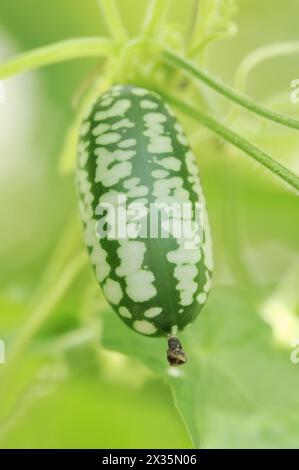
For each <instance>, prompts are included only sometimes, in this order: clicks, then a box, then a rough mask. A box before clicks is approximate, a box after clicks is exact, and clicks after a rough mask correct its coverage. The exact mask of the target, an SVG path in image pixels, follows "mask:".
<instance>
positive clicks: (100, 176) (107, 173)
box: [95, 147, 136, 187]
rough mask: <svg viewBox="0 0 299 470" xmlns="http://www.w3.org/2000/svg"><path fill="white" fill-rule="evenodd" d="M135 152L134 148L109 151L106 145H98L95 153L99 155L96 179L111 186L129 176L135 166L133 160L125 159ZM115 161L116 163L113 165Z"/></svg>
mask: <svg viewBox="0 0 299 470" xmlns="http://www.w3.org/2000/svg"><path fill="white" fill-rule="evenodd" d="M135 153H136V152H135V151H133V150H115V151H114V152H109V151H108V150H107V149H106V148H105V147H98V148H97V149H96V150H95V155H97V159H96V163H97V167H96V174H95V181H96V182H101V183H102V184H103V185H104V186H106V187H109V186H113V185H114V184H116V183H118V182H119V181H120V180H121V179H123V178H126V177H127V176H129V175H130V174H131V173H132V169H133V167H132V164H131V162H128V161H124V160H127V159H130V158H131V157H133V156H134V155H135ZM117 161H120V163H115V162H117ZM113 163H114V165H113V166H111V165H112V164H113Z"/></svg>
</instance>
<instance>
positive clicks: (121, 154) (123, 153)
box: [114, 149, 137, 161]
mask: <svg viewBox="0 0 299 470" xmlns="http://www.w3.org/2000/svg"><path fill="white" fill-rule="evenodd" d="M136 153H137V152H136V151H135V150H121V149H119V150H115V151H114V156H115V158H116V160H119V161H122V160H130V158H132V157H134V155H136Z"/></svg>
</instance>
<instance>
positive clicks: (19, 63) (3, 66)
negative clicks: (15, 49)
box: [0, 37, 115, 79]
mask: <svg viewBox="0 0 299 470" xmlns="http://www.w3.org/2000/svg"><path fill="white" fill-rule="evenodd" d="M114 48H115V46H114V43H113V42H112V41H111V40H110V39H107V38H92V37H91V38H78V39H68V40H66V41H61V42H57V43H54V44H50V45H49V46H44V47H39V48H37V49H33V50H31V51H28V52H24V53H22V54H19V55H17V56H16V57H14V58H12V59H9V60H7V61H6V62H3V63H0V79H5V78H8V77H10V76H12V75H16V74H17V73H20V72H23V71H26V70H33V69H37V68H39V67H43V66H46V65H50V64H54V63H58V62H63V61H65V60H71V59H79V58H84V57H108V56H109V55H110V54H112V53H113V52H114Z"/></svg>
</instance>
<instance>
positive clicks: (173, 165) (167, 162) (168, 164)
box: [154, 157, 182, 171]
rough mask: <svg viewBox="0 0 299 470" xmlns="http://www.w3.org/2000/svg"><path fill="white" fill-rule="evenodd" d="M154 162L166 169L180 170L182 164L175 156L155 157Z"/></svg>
mask: <svg viewBox="0 0 299 470" xmlns="http://www.w3.org/2000/svg"><path fill="white" fill-rule="evenodd" d="M154 162H155V163H157V164H158V165H160V166H162V167H163V168H165V169H166V170H172V171H179V170H180V169H181V166H182V162H181V161H180V160H179V159H178V158H175V157H164V158H161V159H159V158H154Z"/></svg>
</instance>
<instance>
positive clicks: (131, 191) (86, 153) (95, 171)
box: [77, 85, 212, 365]
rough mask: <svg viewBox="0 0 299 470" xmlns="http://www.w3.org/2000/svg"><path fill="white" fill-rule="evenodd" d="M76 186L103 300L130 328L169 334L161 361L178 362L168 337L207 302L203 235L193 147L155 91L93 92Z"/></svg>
mask: <svg viewBox="0 0 299 470" xmlns="http://www.w3.org/2000/svg"><path fill="white" fill-rule="evenodd" d="M77 183H78V193H79V204H80V213H81V218H82V221H83V224H84V238H85V243H86V245H87V248H88V251H89V256H90V261H91V264H92V266H93V269H94V272H95V276H96V279H97V281H98V282H99V284H100V285H101V287H102V290H103V293H104V296H105V298H106V299H107V301H108V302H109V303H110V305H111V306H112V308H113V309H114V310H115V312H116V313H117V314H118V315H119V317H120V318H121V319H122V321H123V322H124V323H126V325H128V326H129V327H130V328H132V329H133V330H134V331H136V332H138V333H141V334H143V335H147V336H153V337H154V336H168V344H169V349H168V360H169V363H170V364H171V365H177V364H182V363H184V362H185V361H186V358H185V353H184V351H183V350H182V348H181V345H180V342H179V340H178V339H177V338H176V336H175V335H176V332H177V331H178V330H182V329H183V328H185V326H186V325H188V324H189V323H191V322H192V321H193V320H194V319H195V318H196V316H197V315H198V313H199V311H200V310H201V308H202V307H203V305H204V304H205V302H206V300H207V295H208V292H209V289H210V285H211V272H212V250H211V240H210V234H209V226H208V219H207V214H206V210H205V201H204V196H203V193H202V189H201V186H200V181H199V175H198V169H197V165H196V162H195V157H194V154H193V153H192V151H191V150H190V147H189V145H188V142H187V140H186V137H185V135H184V132H183V129H182V127H181V125H180V124H179V122H178V121H177V119H176V117H175V116H174V114H173V112H172V111H171V110H170V109H169V107H168V106H167V105H166V104H165V103H164V101H163V100H162V99H161V98H160V97H159V96H158V95H157V94H155V93H153V92H151V91H148V90H146V89H143V88H137V87H134V86H120V85H116V86H113V87H112V88H111V89H110V90H108V91H107V92H106V93H105V94H103V95H102V96H100V97H99V98H98V99H97V101H96V102H95V103H94V105H93V106H92V108H91V110H90V111H89V112H88V113H87V115H86V117H85V119H84V120H83V123H82V125H81V131H80V141H79V149H78V161H77ZM161 207H162V208H163V207H164V209H163V210H161ZM182 207H192V210H191V211H189V212H188V211H185V212H183V210H182V209H179V208H182ZM196 207H198V209H199V210H200V208H201V213H202V216H201V217H196V214H197V210H195V208H196ZM109 208H110V210H109ZM111 208H112V209H114V212H113V211H111ZM152 208H154V210H153V209H152ZM157 208H158V209H157ZM159 208H160V209H159ZM124 214H126V217H125V216H124ZM136 214H138V215H137V216H136ZM153 214H154V215H155V217H153ZM165 214H166V215H167V217H166V216H165ZM120 216H121V217H122V218H121V217H120ZM124 217H125V218H124ZM199 220H201V221H203V223H202V224H200V223H199ZM123 221H124V222H123ZM145 222H146V223H145ZM138 223H139V224H138ZM142 224H143V225H142ZM184 224H186V225H184ZM188 224H189V225H188ZM187 225H188V227H190V228H191V229H192V228H193V231H192V230H190V231H189V232H190V234H191V235H190V236H189V232H188V235H187V236H186V235H185V230H184V227H185V226H186V227H187ZM200 225H202V228H203V230H202V231H201V236H199V237H198V236H197V237H196V236H195V235H194V234H195V233H197V232H198V231H197V232H196V230H195V229H196V227H197V228H198V227H199V226H200ZM141 226H142V227H143V232H142V231H140V227H141ZM144 227H145V229H144ZM180 227H181V231H180V229H179V228H180ZM182 227H183V229H182ZM100 229H101V230H100ZM126 229H127V231H126ZM138 230H139V231H138ZM103 234H104V235H105V234H106V236H103Z"/></svg>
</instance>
